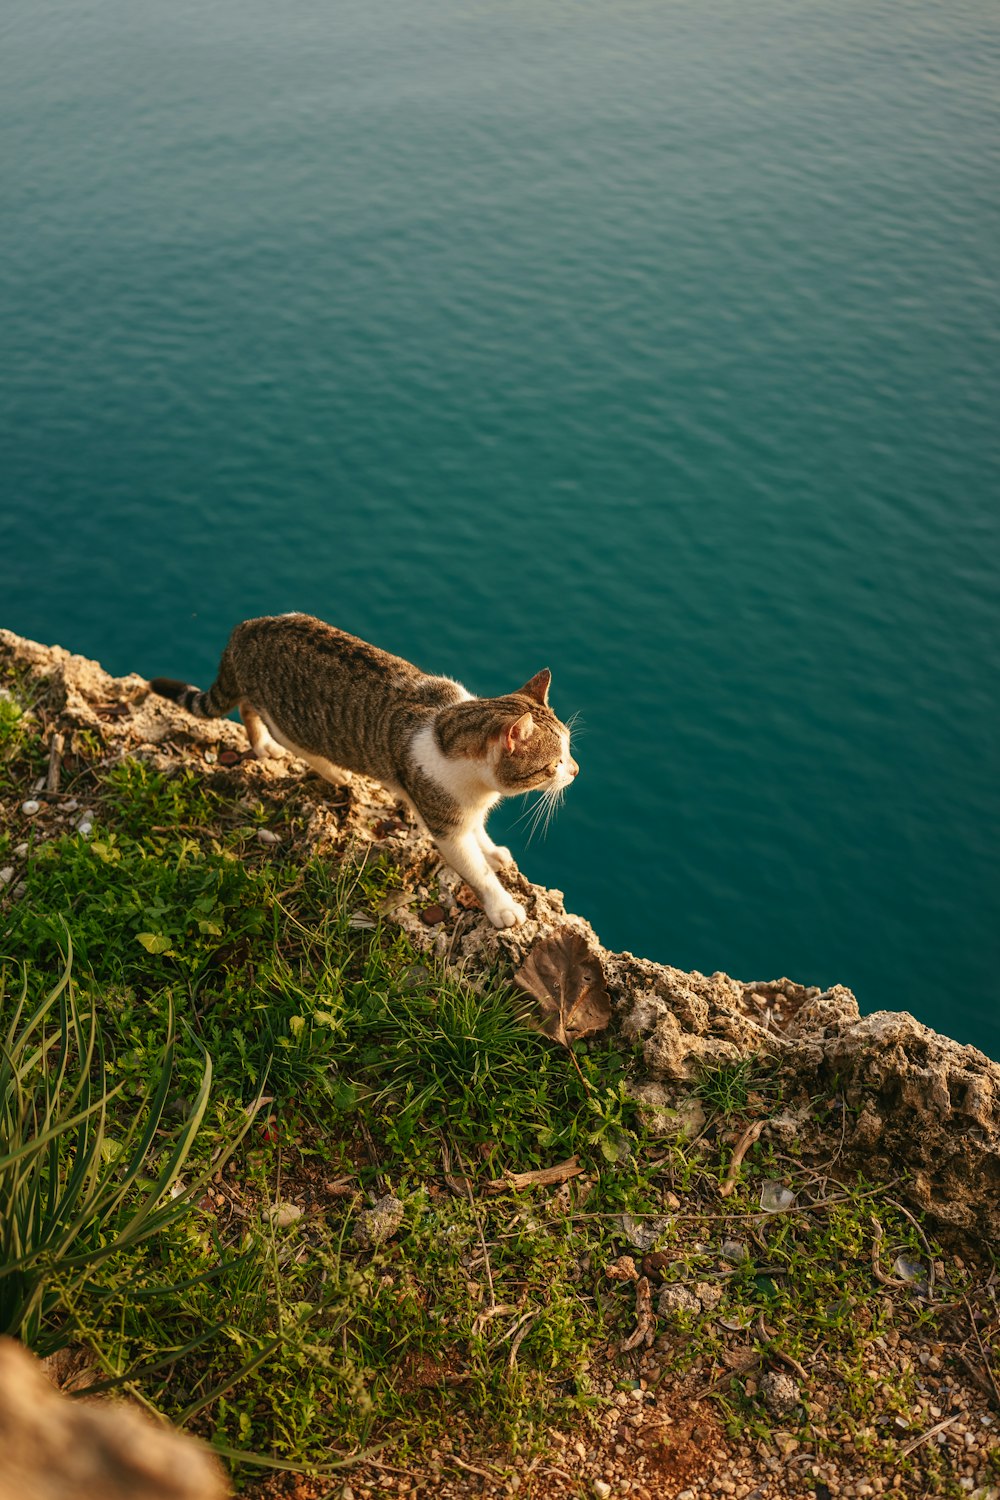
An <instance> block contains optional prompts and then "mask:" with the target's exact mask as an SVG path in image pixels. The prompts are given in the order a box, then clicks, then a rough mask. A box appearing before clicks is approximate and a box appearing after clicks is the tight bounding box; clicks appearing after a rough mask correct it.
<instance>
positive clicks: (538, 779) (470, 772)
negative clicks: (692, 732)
mask: <svg viewBox="0 0 1000 1500" xmlns="http://www.w3.org/2000/svg"><path fill="white" fill-rule="evenodd" d="M551 676H552V674H551V673H550V672H549V670H548V668H544V669H543V670H542V671H541V672H538V673H536V674H535V676H534V677H532V679H531V681H530V682H526V683H525V685H524V687H522V688H519V689H518V691H517V692H516V693H508V694H507V695H506V696H504V697H502V698H474V697H473V696H472V695H471V693H467V692H466V690H465V688H464V687H462V686H461V685H460V684H459V683H457V682H453V681H452V679H451V678H450V677H429V676H427V674H426V673H424V672H421V671H420V669H419V668H418V667H415V666H413V665H412V664H411V663H410V662H408V661H404V660H403V659H402V657H399V656H390V654H389V653H388V652H387V651H381V650H380V649H379V648H378V647H377V646H369V645H368V644H367V642H366V641H362V640H359V639H358V638H357V636H353V635H348V634H347V633H346V632H345V631H343V630H337V629H336V628H335V626H333V625H326V624H324V622H323V621H322V620H316V619H314V618H313V617H312V616H311V615H303V614H289V615H269V616H265V617H264V618H262V619H259V620H245V621H244V622H243V624H242V625H237V627H236V629H235V630H234V631H233V633H232V635H231V636H230V638H229V644H228V645H227V646H226V649H225V651H224V652H223V653H222V661H221V662H220V664H219V673H218V676H217V678H216V680H215V682H214V683H213V684H212V686H211V687H210V688H209V689H208V692H206V693H203V692H200V691H199V689H198V688H195V687H191V686H189V685H188V684H187V683H183V682H176V681H174V680H173V679H172V678H166V677H157V678H154V680H153V681H152V682H151V683H150V687H151V688H152V689H153V690H154V692H157V693H159V694H161V695H162V696H163V697H165V698H170V699H172V700H173V702H175V703H179V704H180V705H181V707H183V708H186V709H188V710H189V711H190V712H191V713H193V714H197V715H198V717H199V718H220V717H222V716H223V715H225V714H228V713H230V712H231V711H232V709H234V708H235V707H236V706H237V705H239V710H240V714H241V715H242V718H243V722H244V724H245V725H246V731H247V736H248V738H249V740H250V745H251V748H252V749H253V751H254V753H255V754H256V755H257V756H258V757H259V758H264V757H265V756H269V755H280V754H282V752H283V750H289V751H291V753H292V754H293V755H297V756H299V757H300V758H301V759H302V760H304V761H306V763H307V764H308V765H310V766H312V767H313V769H314V770H316V771H318V772H319V774H320V775H321V776H324V777H326V779H327V780H328V781H332V782H334V783H336V784H340V783H343V782H345V781H349V780H350V772H352V771H359V772H362V773H363V774H364V775H366V776H373V777H374V778H375V779H376V780H377V781H381V782H382V783H383V785H384V786H386V787H388V788H389V790H390V791H391V792H392V793H393V794H394V795H396V796H401V797H402V798H403V799H404V800H405V801H406V802H407V803H408V804H409V805H410V806H411V807H412V808H413V809H414V811H415V812H416V813H417V814H418V816H419V817H420V818H421V819H422V820H423V822H424V824H425V825H426V827H427V830H428V832H429V833H430V834H431V836H432V838H433V839H434V842H435V843H436V845H437V847H438V849H439V850H440V852H441V855H442V857H443V858H444V859H445V860H446V861H447V862H448V864H449V865H451V867H452V869H453V870H455V871H457V873H458V874H459V875H460V876H461V877H462V879H463V880H466V881H468V883H469V885H470V886H471V887H472V889H473V890H474V891H475V892H476V895H477V896H478V897H479V900H480V901H481V902H482V905H483V908H484V910H485V912H486V914H487V916H488V917H489V919H490V921H491V922H492V923H493V925H494V926H495V927H516V926H517V925H518V923H520V922H523V921H524V918H525V911H524V907H523V906H522V905H521V904H520V902H518V901H515V900H514V898H513V896H512V895H511V894H510V892H509V891H507V890H505V889H504V887H503V886H502V885H501V883H500V881H499V880H498V879H497V875H496V872H497V871H498V870H500V869H502V867H503V866H504V865H505V864H509V863H511V862H512V861H511V854H510V851H509V849H500V848H497V846H496V844H494V843H493V841H492V840H491V839H490V837H489V835H488V834H487V832H486V816H487V814H488V813H489V811H490V809H491V808H492V807H494V806H495V805H496V803H497V802H499V801H500V799H501V797H511V796H516V795H517V794H518V793H520V792H530V791H534V790H536V789H541V790H542V791H543V792H544V793H545V795H546V796H547V797H549V798H550V799H552V800H553V801H554V800H555V799H556V798H557V797H558V794H559V793H560V792H561V791H562V789H563V788H565V787H567V786H569V784H570V783H571V782H572V780H573V778H574V777H575V776H576V775H577V773H578V771H579V769H580V768H579V766H578V765H577V763H576V761H575V760H574V759H573V757H572V755H571V754H570V748H569V729H568V728H567V727H566V725H565V724H563V723H561V722H560V720H559V719H557V718H556V716H555V714H554V713H553V712H552V710H551V708H550V707H549V696H548V695H549V683H550V681H551Z"/></svg>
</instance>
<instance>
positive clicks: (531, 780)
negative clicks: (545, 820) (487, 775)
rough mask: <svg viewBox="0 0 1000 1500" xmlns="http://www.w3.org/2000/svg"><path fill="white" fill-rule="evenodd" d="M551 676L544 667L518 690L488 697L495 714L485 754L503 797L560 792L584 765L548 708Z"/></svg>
mask: <svg viewBox="0 0 1000 1500" xmlns="http://www.w3.org/2000/svg"><path fill="white" fill-rule="evenodd" d="M551 681H552V673H551V672H550V671H549V669H548V667H543V668H542V670H541V671H540V672H538V673H536V674H535V676H534V677H532V679H531V681H530V682H526V683H525V685H524V687H523V688H520V689H519V690H518V691H517V692H516V693H509V694H508V695H507V696H506V697H504V698H491V699H489V700H487V701H488V702H489V703H490V705H491V707H492V709H493V711H494V714H495V721H494V726H493V728H492V730H491V733H490V735H489V739H488V750H487V754H488V759H489V762H490V765H491V767H492V770H493V774H494V776H495V778H496V787H497V791H498V792H502V793H503V795H504V796H505V797H516V796H517V795H518V794H519V793H520V792H533V791H537V790H539V789H544V790H546V791H553V792H555V791H562V790H563V788H565V787H568V786H569V785H570V783H571V782H572V781H573V780H574V779H575V777H576V776H577V774H578V772H579V770H580V767H579V766H578V765H577V763H576V761H575V760H574V759H573V757H572V755H571V754H570V748H569V729H568V727H567V726H566V725H565V724H564V723H563V722H562V721H561V720H560V719H558V718H557V717H556V715H555V714H554V713H553V712H552V710H551V708H550V707H549V684H550V683H551Z"/></svg>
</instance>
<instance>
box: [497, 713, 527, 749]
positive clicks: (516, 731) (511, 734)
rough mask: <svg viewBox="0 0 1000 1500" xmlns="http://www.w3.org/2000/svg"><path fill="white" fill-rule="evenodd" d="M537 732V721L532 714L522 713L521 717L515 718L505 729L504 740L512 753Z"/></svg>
mask: <svg viewBox="0 0 1000 1500" xmlns="http://www.w3.org/2000/svg"><path fill="white" fill-rule="evenodd" d="M534 732H535V721H534V719H533V718H532V717H531V715H530V714H522V715H521V717H520V718H519V719H514V720H513V721H512V722H511V723H510V724H508V725H507V728H506V729H505V730H504V734H503V742H504V744H505V745H506V747H507V750H508V751H509V753H510V754H511V755H513V754H514V753H515V752H516V751H518V750H520V748H521V746H522V745H524V744H526V743H527V741H528V740H530V739H531V736H532V735H533V734H534Z"/></svg>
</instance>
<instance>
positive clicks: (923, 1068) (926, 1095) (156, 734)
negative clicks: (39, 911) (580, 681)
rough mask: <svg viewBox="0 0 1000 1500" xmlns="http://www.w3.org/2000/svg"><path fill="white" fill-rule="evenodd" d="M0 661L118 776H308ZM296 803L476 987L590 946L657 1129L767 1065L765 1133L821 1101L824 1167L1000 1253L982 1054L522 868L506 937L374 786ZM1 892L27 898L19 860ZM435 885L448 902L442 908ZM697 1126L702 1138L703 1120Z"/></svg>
mask: <svg viewBox="0 0 1000 1500" xmlns="http://www.w3.org/2000/svg"><path fill="white" fill-rule="evenodd" d="M0 662H3V663H6V664H7V665H9V666H11V667H13V668H14V669H15V670H16V672H17V673H19V674H24V675H25V676H28V677H30V678H31V679H32V680H33V682H34V683H35V688H34V692H35V693H36V694H37V711H38V712H39V713H40V714H41V715H42V716H43V718H44V723H45V727H46V729H47V730H48V731H49V732H51V733H52V734H53V735H58V734H61V735H63V737H64V741H63V743H65V745H66V746H70V747H71V746H72V743H73V736H74V735H76V734H79V733H81V732H82V731H89V732H90V733H91V735H93V736H96V738H97V740H98V742H99V743H100V745H101V746H102V747H103V748H102V754H103V757H104V759H105V760H106V762H108V763H110V762H112V761H114V760H115V759H118V758H120V757H121V756H123V755H141V756H144V757H146V758H147V759H150V760H152V761H153V762H155V763H156V764H157V765H160V766H162V767H163V768H164V769H174V770H176V769H177V768H178V767H179V766H180V765H182V764H184V763H188V764H196V765H199V766H201V767H202V768H203V769H204V772H205V774H206V775H208V776H215V775H231V774H234V773H235V774H241V775H244V776H246V777H247V778H252V780H253V782H254V784H255V787H256V789H257V790H258V792H259V791H262V790H266V791H268V793H269V794H270V795H275V796H280V795H282V793H283V791H284V790H286V789H288V790H290V789H291V787H292V786H296V787H297V786H298V784H299V783H300V782H302V780H303V773H304V768H303V767H302V766H301V765H300V764H299V763H298V762H295V761H292V760H286V761H271V762H266V763H258V762H255V761H249V760H247V759H245V757H244V756H243V754H242V752H243V751H245V749H246V739H245V736H244V733H243V731H242V729H241V728H240V726H238V725H237V724H234V723H231V722H229V721H219V720H212V721H200V720H196V719H193V718H191V717H190V716H189V715H188V714H185V713H184V712H182V711H181V710H179V709H177V708H175V707H174V706H173V705H172V704H170V703H167V702H165V701H164V700H163V699H161V698H157V697H155V696H154V695H153V694H151V693H150V691H149V685H148V683H147V682H146V681H145V679H143V678H141V677H138V676H136V675H131V676H128V677H118V678H116V677H111V676H109V675H108V674H107V673H106V672H105V671H104V670H103V669H102V668H101V667H100V666H99V665H98V664H97V663H96V662H92V661H88V660H86V659H85V658H84V657H81V656H74V655H72V654H71V653H70V652H68V651H65V650H64V649H63V648H62V647H59V646H43V645H39V644H37V643H35V642H33V641H28V640H24V639H23V638H21V637H20V636H17V635H14V634H13V633H12V632H10V631H5V630H0ZM57 743H58V742H57ZM227 763H229V765H230V766H231V768H232V769H231V770H225V769H224V768H225V767H226V765H227ZM55 779H56V778H55V777H52V778H50V787H49V789H48V790H47V789H46V783H45V782H44V781H43V782H42V784H41V785H40V786H39V787H38V788H37V790H36V797H37V799H38V802H39V815H40V821H41V822H42V823H44V822H45V821H46V820H48V821H50V822H53V823H54V824H59V822H60V820H61V822H62V827H63V828H64V827H65V824H66V819H67V816H72V814H69V815H67V814H66V812H65V811H64V809H63V808H62V807H61V805H60V794H59V793H58V790H53V789H52V787H51V783H54V782H55ZM298 800H299V807H300V809H301V810H303V811H304V812H305V813H306V815H307V822H306V826H305V832H304V837H305V838H307V839H308V840H309V841H310V842H311V843H312V844H313V845H314V846H315V847H316V848H318V849H320V850H322V849H329V850H330V851H331V852H334V851H336V852H349V853H351V854H352V855H353V856H354V857H357V856H358V854H359V853H360V854H361V855H367V853H368V851H376V852H378V853H381V854H383V855H384V856H386V857H387V858H389V859H391V860H392V861H393V863H394V864H395V866H396V867H397V869H398V872H399V892H398V895H397V897H395V898H393V899H391V900H390V901H389V902H388V903H387V904H386V911H385V915H386V916H387V917H388V918H390V919H391V920H394V921H397V922H399V923H400V924H401V925H402V926H403V927H405V928H406V930H407V931H408V932H409V933H410V935H411V936H412V937H413V939H414V940H415V941H416V942H417V943H419V944H420V945H421V946H422V947H423V948H425V949H431V950H433V951H434V952H435V953H437V954H438V955H439V956H441V957H443V958H444V959H445V960H446V961H447V962H449V963H453V964H457V965H461V967H462V970H463V972H464V973H465V974H466V975H468V976H470V977H472V978H473V979H474V978H475V976H476V975H477V973H479V974H485V973H487V972H490V973H495V972H496V970H497V967H498V963H499V965H500V966H501V968H502V969H503V970H505V971H507V972H511V973H512V972H513V971H514V970H515V969H516V968H517V967H518V966H519V965H520V964H521V963H522V962H523V961H524V959H525V958H526V956H527V955H528V953H529V951H530V950H531V948H532V947H533V945H534V944H535V943H536V942H537V941H538V939H539V938H540V937H547V936H550V935H551V934H553V933H554V932H557V931H559V930H561V929H569V930H573V931H576V932H578V933H579V934H580V935H581V936H582V937H583V938H584V939H585V941H586V943H587V946H588V948H589V950H590V952H591V954H592V956H593V958H594V959H595V960H596V961H599V963H600V965H601V967H602V969H603V973H604V978H605V981H606V984H607V988H608V992H609V994H610V998H611V1003H612V1008H613V1024H614V1025H616V1026H618V1027H619V1028H620V1030H621V1033H622V1035H623V1037H624V1038H625V1039H626V1040H627V1041H628V1042H630V1043H633V1044H635V1045H636V1046H637V1048H638V1049H639V1053H640V1057H641V1062H640V1065H639V1068H638V1070H637V1077H636V1080H635V1085H634V1087H635V1091H636V1095H637V1097H638V1098H639V1099H640V1101H641V1102H642V1105H643V1109H644V1113H645V1115H646V1118H647V1122H648V1123H649V1124H650V1125H651V1126H652V1127H653V1128H654V1129H655V1128H656V1127H657V1124H658V1122H662V1123H663V1127H664V1129H674V1130H675V1129H676V1128H677V1120H678V1118H681V1119H683V1118H685V1107H686V1101H688V1102H689V1096H690V1095H691V1085H692V1083H693V1082H694V1081H695V1080H697V1078H698V1077H699V1074H700V1073H701V1072H702V1071H703V1070H704V1069H705V1068H706V1067H708V1068H711V1067H712V1066H715V1065H718V1064H726V1063H736V1062H739V1061H741V1060H742V1059H746V1058H750V1057H757V1058H760V1059H761V1061H762V1063H765V1064H766V1065H767V1067H768V1071H769V1072H770V1073H771V1074H772V1076H775V1077H777V1078H779V1079H780V1080H781V1098H782V1105H781V1108H780V1112H777V1113H775V1114H774V1115H773V1116H772V1118H771V1119H770V1120H769V1121H768V1123H767V1125H766V1126H765V1127H764V1130H765V1135H766V1136H767V1135H769V1136H770V1138H771V1139H772V1140H773V1141H775V1142H776V1143H778V1144H779V1145H780V1144H781V1143H782V1142H787V1141H789V1140H792V1139H795V1138H796V1137H797V1136H798V1135H800V1133H801V1132H803V1131H804V1130H805V1129H806V1122H807V1120H809V1118H810V1116H811V1115H813V1113H814V1111H813V1105H814V1102H815V1101H816V1099H817V1098H819V1099H823V1100H826V1101H828V1102H829V1111H828V1113H827V1118H828V1119H833V1120H835V1121H839V1124H835V1125H834V1126H831V1127H828V1128H830V1129H831V1130H832V1131H833V1135H832V1136H831V1138H830V1139H829V1141H828V1142H827V1144H828V1146H829V1151H828V1153H827V1154H828V1155H829V1157H830V1162H828V1163H827V1166H828V1167H831V1166H832V1164H834V1163H835V1169H836V1171H838V1172H841V1173H852V1172H853V1171H854V1170H855V1169H856V1168H862V1169H863V1170H864V1172H865V1174H866V1176H868V1177H869V1178H871V1179H875V1180H877V1181H881V1182H889V1181H891V1182H893V1183H894V1184H895V1187H894V1191H895V1192H897V1193H898V1195H899V1196H900V1198H902V1199H903V1200H904V1201H906V1202H908V1203H909V1205H910V1206H911V1207H912V1208H915V1209H919V1210H921V1211H923V1212H924V1213H926V1214H928V1215H929V1216H930V1217H931V1218H932V1219H933V1220H935V1221H936V1224H937V1226H938V1227H939V1229H947V1228H950V1229H951V1230H953V1231H956V1232H959V1233H960V1234H962V1235H964V1236H968V1237H969V1238H970V1239H971V1240H973V1241H976V1242H978V1243H979V1244H981V1245H984V1246H986V1247H990V1246H996V1245H997V1244H998V1243H1000V1065H998V1064H996V1063H994V1062H992V1061H991V1060H990V1059H989V1058H987V1057H986V1056H984V1054H983V1053H982V1052H979V1051H977V1049H976V1048H975V1047H967V1046H960V1045H959V1044H958V1043H957V1042H954V1041H951V1040H950V1039H949V1038H948V1037H946V1036H942V1035H941V1034H940V1033H938V1032H936V1031H932V1030H931V1029H930V1028H929V1027H927V1026H923V1025H921V1023H920V1022H919V1021H917V1020H916V1019H915V1018H914V1017H913V1016H911V1015H909V1014H908V1013H907V1012H905V1011H898V1012H897V1011H878V1012H876V1013H874V1014H872V1015H867V1016H862V1015H861V1014H860V1013H859V1010H858V1005H857V1002H856V1000H855V998H854V996H853V995H852V993H851V991H850V990H848V989H846V988H844V987H843V986H842V985H835V986H834V987H833V988H832V989H828V990H820V989H819V988H817V987H815V986H809V985H805V984H799V983H794V982H793V981H791V980H788V979H778V980H768V981H753V982H743V981H740V980H737V979H731V978H730V977H729V976H728V975H726V974H721V973H716V974H711V975H704V974H699V973H685V972H683V971H681V970H679V969H675V968H672V967H670V965H668V964H658V963H653V962H650V961H649V960H647V959H642V958H636V957H634V956H633V955H632V954H631V953H612V952H609V951H608V950H607V949H606V948H604V947H603V945H602V944H601V943H600V940H599V939H598V937H597V935H596V934H595V932H594V931H593V928H592V927H591V926H590V924H589V923H588V922H587V921H586V920H585V919H584V918H582V917H579V916H576V915H575V914H573V913H571V912H567V911H566V909H565V904H564V901H563V896H562V893H561V892H559V891H554V890H546V889H545V888H543V887H540V886H535V885H532V884H530V882H529V881H527V880H526V879H525V877H524V876H522V875H521V874H520V873H518V872H516V871H511V872H510V874H509V877H508V879H509V883H510V884H511V885H512V887H513V888H514V889H516V891H517V894H518V896H519V897H520V899H521V900H522V901H524V903H525V905H526V907H527V909H528V913H529V916H528V921H527V922H526V923H525V924H524V926H523V927H520V928H517V929H514V930H510V931H507V932H502V933H498V932H496V931H494V929H493V928H492V927H491V926H490V925H489V923H488V922H487V920H486V918H485V916H484V915H483V913H482V912H481V911H479V910H478V909H476V907H475V905H474V904H473V903H471V902H470V901H469V894H470V893H468V891H467V890H463V889H462V888H461V885H460V882H459V881H458V880H457V878H456V877H454V875H453V874H452V872H451V871H449V870H440V869H439V862H438V860H437V857H436V854H435V851H434V849H433V846H432V845H431V844H430V843H429V841H428V840H426V839H425V838H423V837H421V836H420V835H419V834H418V833H417V831H416V830H415V829H414V828H413V827H412V825H410V824H408V823H406V822H405V821H404V820H403V819H402V818H400V817H398V816H396V815H395V809H394V807H393V804H392V802H391V799H390V798H389V797H388V795H387V794H386V793H385V792H384V791H383V790H382V788H381V787H379V786H377V785H376V784H375V783H372V782H368V781H366V780H365V779H364V778H357V777H356V778H355V779H354V781H353V783H352V785H351V787H350V789H349V792H348V793H346V794H339V793H337V794H335V792H334V789H333V788H328V787H325V786H324V785H323V784H322V783H321V782H319V781H318V780H316V779H315V778H314V777H312V778H310V780H309V782H308V786H307V788H306V790H305V791H304V792H303V794H302V795H300V796H299V799H298ZM0 878H6V881H7V883H8V884H9V885H11V886H12V887H13V888H14V889H15V890H16V887H17V881H18V870H17V866H16V864H14V865H11V866H8V867H7V868H6V869H4V870H3V871H0ZM435 879H436V880H437V884H438V889H439V893H440V894H439V900H438V901H437V902H435V903H433V904H431V902H430V893H429V883H430V882H431V881H433V880H435ZM678 1112H679V1114H678ZM691 1128H693V1129H694V1132H695V1134H697V1121H695V1125H694V1126H693V1127H691Z"/></svg>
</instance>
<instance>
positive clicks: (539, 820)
mask: <svg viewBox="0 0 1000 1500" xmlns="http://www.w3.org/2000/svg"><path fill="white" fill-rule="evenodd" d="M565 791H566V788H565V787H563V786H548V787H540V788H539V793H540V795H539V797H538V798H537V800H536V801H534V802H532V803H531V804H530V805H529V806H528V807H526V808H525V810H524V812H523V813H522V814H521V816H520V817H519V818H518V819H517V822H518V823H520V822H522V821H523V820H524V819H527V822H528V836H527V838H526V840H525V842H526V843H528V844H530V843H531V841H532V839H533V838H534V836H535V834H536V833H538V831H539V829H540V830H541V834H542V838H543V839H544V838H545V837H546V835H547V834H548V831H549V824H550V823H551V822H552V819H553V818H554V817H555V814H556V812H557V810H558V808H559V807H560V805H561V804H562V800H563V795H564V793H565Z"/></svg>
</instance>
